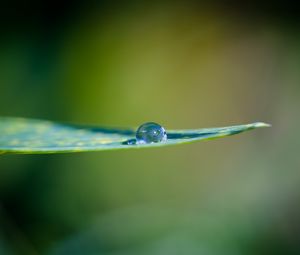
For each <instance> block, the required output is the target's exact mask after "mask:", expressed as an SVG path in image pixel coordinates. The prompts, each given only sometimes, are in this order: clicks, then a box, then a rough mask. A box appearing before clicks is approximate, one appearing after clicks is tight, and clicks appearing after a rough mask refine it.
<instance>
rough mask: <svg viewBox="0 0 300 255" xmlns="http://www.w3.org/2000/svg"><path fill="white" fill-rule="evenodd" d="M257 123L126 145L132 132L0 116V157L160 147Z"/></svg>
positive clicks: (186, 132) (182, 132)
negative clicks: (11, 154) (159, 141)
mask: <svg viewBox="0 0 300 255" xmlns="http://www.w3.org/2000/svg"><path fill="white" fill-rule="evenodd" d="M268 126H270V125H268V124H265V123H262V122H257V123H252V124H246V125H237V126H229V127H222V128H204V129H194V130H169V131H167V133H168V139H167V141H166V142H162V143H152V144H127V141H129V140H132V139H134V138H135V129H132V128H129V129H123V128H102V127H91V126H82V125H71V124H62V123H56V122H51V121H47V120H36V119H26V118H15V117H0V154H2V153H23V154H45V153H65V152H84V151H101V150H116V149H130V148H135V149H138V148H150V147H162V146H169V145H175V144H182V143H190V142H195V141H200V140H209V139H215V138H220V137H225V136H230V135H234V134H238V133H241V132H244V131H247V130H251V129H255V128H259V127H268Z"/></svg>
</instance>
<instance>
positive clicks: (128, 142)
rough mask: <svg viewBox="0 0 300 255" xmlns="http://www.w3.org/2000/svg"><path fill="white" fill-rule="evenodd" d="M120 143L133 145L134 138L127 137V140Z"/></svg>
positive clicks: (134, 142)
mask: <svg viewBox="0 0 300 255" xmlns="http://www.w3.org/2000/svg"><path fill="white" fill-rule="evenodd" d="M122 144H125V145H134V144H136V139H129V140H127V141H125V142H123V143H122Z"/></svg>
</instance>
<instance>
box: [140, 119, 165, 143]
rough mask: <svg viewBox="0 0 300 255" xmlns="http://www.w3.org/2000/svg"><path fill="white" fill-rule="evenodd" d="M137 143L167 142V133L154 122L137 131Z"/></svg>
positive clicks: (142, 126)
mask: <svg viewBox="0 0 300 255" xmlns="http://www.w3.org/2000/svg"><path fill="white" fill-rule="evenodd" d="M136 140H137V143H139V144H141V143H159V142H165V141H166V140H167V132H166V130H165V129H164V128H163V127H162V126H161V125H158V124H156V123H154V122H147V123H145V124H143V125H141V126H140V127H139V128H138V130H137V131H136Z"/></svg>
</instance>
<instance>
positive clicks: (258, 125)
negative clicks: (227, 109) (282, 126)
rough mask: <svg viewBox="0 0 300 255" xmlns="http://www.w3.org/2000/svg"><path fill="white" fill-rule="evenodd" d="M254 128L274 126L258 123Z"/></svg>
mask: <svg viewBox="0 0 300 255" xmlns="http://www.w3.org/2000/svg"><path fill="white" fill-rule="evenodd" d="M253 126H254V127H255V128H259V127H271V126H272V125H271V124H268V123H264V122H256V123H254V124H253Z"/></svg>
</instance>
